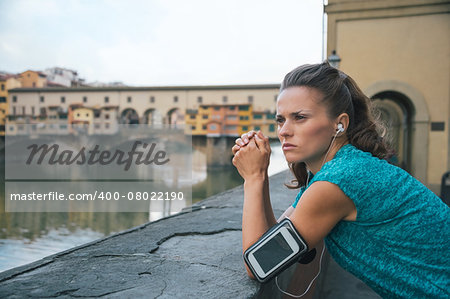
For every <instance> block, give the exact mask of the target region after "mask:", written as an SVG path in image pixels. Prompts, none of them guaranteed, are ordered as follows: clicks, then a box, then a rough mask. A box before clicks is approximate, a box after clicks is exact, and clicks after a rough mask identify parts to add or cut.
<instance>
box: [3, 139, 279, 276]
mask: <svg viewBox="0 0 450 299" xmlns="http://www.w3.org/2000/svg"><path fill="white" fill-rule="evenodd" d="M271 147H272V156H271V163H270V166H269V175H273V174H275V173H278V172H280V171H283V170H285V169H287V164H286V161H285V160H284V156H283V152H282V150H281V146H280V143H279V142H273V143H271ZM193 158H194V163H193V174H192V178H193V182H195V184H194V185H193V186H192V201H193V202H194V203H195V202H197V201H200V200H203V199H205V198H207V197H209V196H212V195H214V194H217V193H220V192H222V191H225V190H228V189H231V188H234V187H236V186H238V185H241V184H242V183H243V181H242V178H241V177H240V176H239V173H238V172H237V171H236V169H235V168H234V167H232V166H231V165H230V167H223V168H214V169H207V167H206V157H205V156H204V155H203V154H201V153H200V152H196V151H195V152H194V153H193ZM0 168H1V169H0V174H1V176H2V178H1V179H2V181H4V165H0ZM218 182H220V183H218ZM4 194H5V186H4V184H0V272H2V271H5V270H7V269H11V268H14V267H18V266H20V265H24V264H27V263H30V262H33V261H36V260H39V259H41V258H43V257H45V256H48V255H51V254H54V253H57V252H60V251H62V250H66V249H69V248H71V247H74V246H78V245H81V244H84V243H87V242H90V241H93V240H96V239H99V238H102V237H105V236H108V235H111V234H114V233H116V232H120V231H123V230H126V229H129V228H132V227H135V226H138V225H141V224H144V223H147V222H149V221H155V220H157V219H160V218H162V217H165V216H168V215H170V214H171V213H170V212H134V213H93V212H83V213H74V212H72V213H71V212H67V213H51V212H41V213H6V212H4V211H5V198H4Z"/></svg>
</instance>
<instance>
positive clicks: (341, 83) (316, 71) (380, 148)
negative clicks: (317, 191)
mask: <svg viewBox="0 0 450 299" xmlns="http://www.w3.org/2000/svg"><path fill="white" fill-rule="evenodd" d="M293 86H306V87H311V88H314V89H317V90H318V91H320V92H321V93H322V95H323V98H322V100H321V103H322V104H324V105H325V106H326V107H327V110H328V114H329V116H330V118H336V117H338V116H339V115H340V114H342V113H347V114H348V116H349V119H350V122H349V126H348V128H346V135H347V138H348V141H349V142H350V144H352V145H354V146H355V147H357V148H359V149H360V150H363V151H365V152H370V153H371V154H372V155H373V156H375V157H378V158H380V159H385V158H388V156H389V155H390V154H391V150H390V148H389V146H388V144H387V142H386V141H385V140H384V138H383V137H382V136H381V132H384V131H385V130H384V128H383V126H382V125H381V124H380V123H379V122H377V121H376V120H375V117H374V114H373V112H372V105H371V101H370V99H369V98H368V97H367V96H366V95H364V94H363V92H362V91H361V89H360V88H359V87H358V85H357V84H356V82H355V81H354V80H353V79H352V78H351V77H350V76H347V75H346V74H345V73H344V72H342V71H340V70H338V69H336V68H334V67H332V66H331V65H330V64H329V63H328V62H323V63H320V64H305V65H302V66H299V67H297V68H296V69H294V70H292V71H291V72H289V73H288V74H287V75H286V76H285V77H284V80H283V82H282V84H281V87H280V93H281V92H282V91H283V90H284V89H286V88H289V87H293ZM289 168H290V169H291V171H292V172H293V174H294V176H295V178H296V179H295V180H293V181H292V183H293V184H294V185H287V186H288V187H289V188H299V187H301V186H304V185H305V184H306V180H307V177H308V173H307V170H306V164H305V163H304V162H294V163H289Z"/></svg>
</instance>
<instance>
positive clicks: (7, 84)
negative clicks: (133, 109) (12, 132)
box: [0, 75, 21, 136]
mask: <svg viewBox="0 0 450 299" xmlns="http://www.w3.org/2000/svg"><path fill="white" fill-rule="evenodd" d="M20 86H21V85H20V81H19V80H18V79H17V76H15V75H0V136H3V135H5V125H6V117H7V115H8V111H9V105H8V90H9V89H13V88H17V87H20Z"/></svg>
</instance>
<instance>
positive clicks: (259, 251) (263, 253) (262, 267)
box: [244, 218, 308, 282]
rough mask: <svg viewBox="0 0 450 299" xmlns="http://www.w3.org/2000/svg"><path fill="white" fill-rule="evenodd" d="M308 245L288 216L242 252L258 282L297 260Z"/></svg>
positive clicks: (274, 274)
mask: <svg viewBox="0 0 450 299" xmlns="http://www.w3.org/2000/svg"><path fill="white" fill-rule="evenodd" d="M306 252H308V245H307V244H306V242H305V240H303V238H302V237H301V236H300V234H299V233H298V232H297V230H296V229H295V227H294V225H293V224H292V222H291V220H289V218H285V219H283V220H282V221H281V222H280V223H278V224H276V225H274V226H273V227H271V228H270V229H269V230H268V231H267V232H266V233H265V234H264V235H262V237H261V238H260V239H259V240H258V241H257V242H256V243H255V244H253V245H252V246H250V247H249V248H248V249H247V250H246V251H245V252H244V260H245V263H246V264H247V266H248V267H249V269H250V271H251V272H252V273H253V275H254V276H255V278H256V279H257V280H258V281H259V282H267V281H269V280H270V279H271V278H273V277H274V276H276V275H278V274H279V273H281V272H282V271H284V270H285V269H286V268H288V267H289V266H291V265H292V264H294V263H295V262H298V261H299V259H300V258H301V257H302V256H303V255H304V254H305V253H306Z"/></svg>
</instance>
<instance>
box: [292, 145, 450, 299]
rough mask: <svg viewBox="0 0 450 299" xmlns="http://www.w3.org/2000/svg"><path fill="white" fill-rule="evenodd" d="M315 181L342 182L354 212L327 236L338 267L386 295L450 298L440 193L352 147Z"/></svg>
mask: <svg viewBox="0 0 450 299" xmlns="http://www.w3.org/2000/svg"><path fill="white" fill-rule="evenodd" d="M317 181H327V182H330V183H333V184H335V185H337V186H338V187H339V188H340V189H341V190H342V191H343V192H344V193H345V195H347V196H348V197H349V198H350V199H351V200H352V201H353V203H354V204H355V207H356V210H357V217H356V221H345V220H341V221H340V222H338V223H337V224H336V226H335V227H334V228H333V229H332V230H331V232H330V233H329V234H328V235H327V237H326V238H325V244H326V246H327V249H328V250H329V252H330V254H331V256H332V257H333V258H334V259H335V261H336V262H337V263H338V264H339V265H341V267H343V268H344V269H346V270H347V271H349V272H350V273H352V274H354V275H355V276H357V277H358V278H360V279H361V280H362V281H364V282H365V283H366V284H367V285H369V286H370V287H371V288H372V289H373V290H374V291H375V292H377V293H378V294H379V295H380V296H382V297H383V298H450V208H449V207H448V206H447V205H446V204H445V203H443V202H442V200H441V199H440V198H439V197H437V196H436V195H435V194H434V193H433V192H432V191H431V190H429V189H428V188H426V187H425V186H424V185H423V184H422V183H420V182H419V181H418V180H416V179H415V178H414V177H412V176H411V175H410V174H408V173H407V172H406V171H404V170H403V169H401V168H399V167H397V166H394V165H391V164H389V163H388V162H387V161H385V160H380V159H378V158H376V157H374V156H372V155H371V154H370V153H367V152H363V151H361V150H359V149H357V148H356V147H354V146H353V145H351V144H347V145H345V146H343V147H342V148H341V149H340V150H339V151H338V152H337V153H336V155H335V157H334V158H333V159H332V160H331V161H328V162H327V163H325V164H324V165H323V166H322V168H321V169H320V171H319V172H317V174H316V175H315V176H314V177H313V179H312V180H311V182H310V183H309V184H308V186H310V185H311V184H313V183H314V182H317ZM305 190H306V188H305V187H302V188H301V189H300V192H299V194H298V195H297V198H296V200H295V202H294V204H293V207H294V208H295V207H296V205H297V203H298V202H299V200H300V199H301V195H302V194H303V192H304V191H305ZM300 204H301V201H300Z"/></svg>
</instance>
